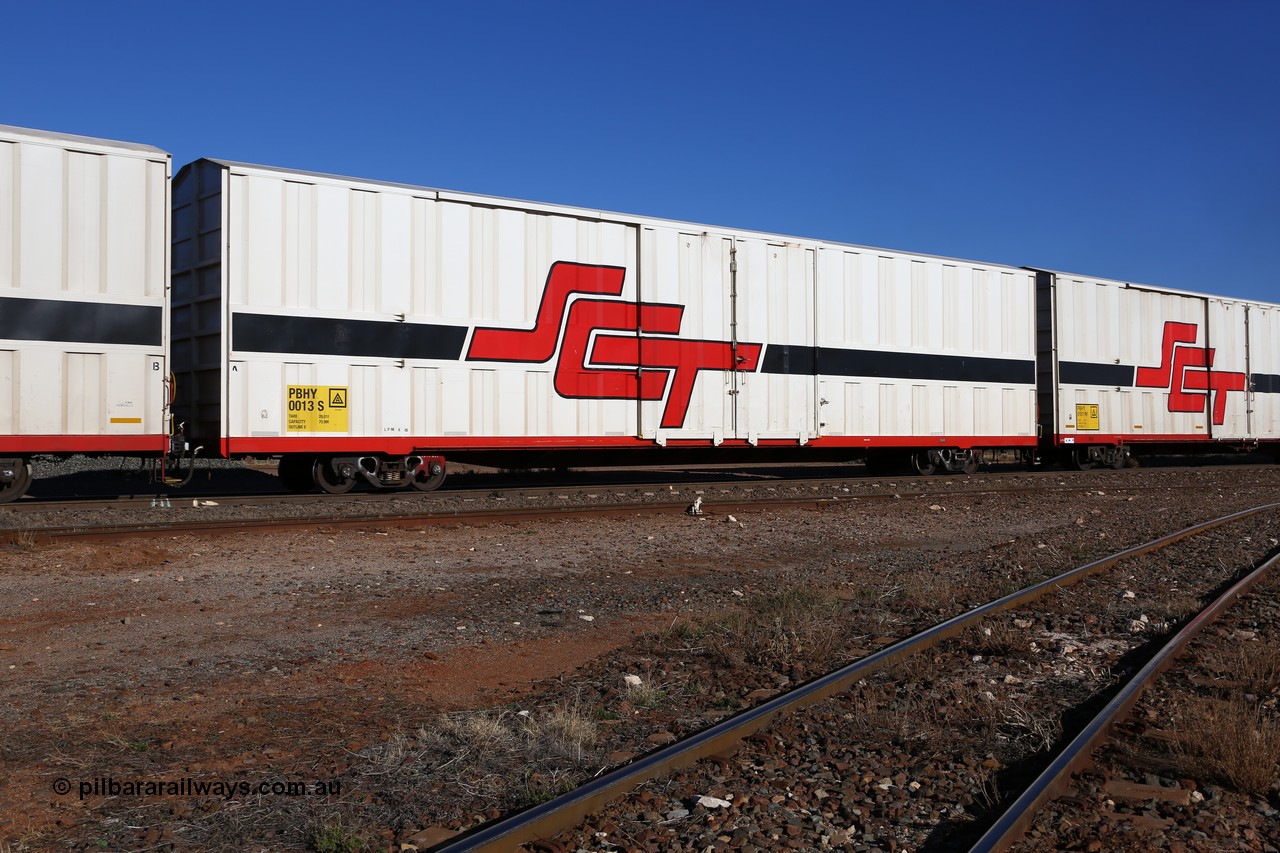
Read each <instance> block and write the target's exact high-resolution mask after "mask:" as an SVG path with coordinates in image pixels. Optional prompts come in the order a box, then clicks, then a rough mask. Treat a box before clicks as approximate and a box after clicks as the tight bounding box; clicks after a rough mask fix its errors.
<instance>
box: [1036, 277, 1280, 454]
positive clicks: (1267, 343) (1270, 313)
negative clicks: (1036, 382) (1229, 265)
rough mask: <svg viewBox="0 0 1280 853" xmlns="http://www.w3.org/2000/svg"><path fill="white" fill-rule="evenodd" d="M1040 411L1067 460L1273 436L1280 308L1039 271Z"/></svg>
mask: <svg viewBox="0 0 1280 853" xmlns="http://www.w3.org/2000/svg"><path fill="white" fill-rule="evenodd" d="M1036 276H1037V282H1038V292H1039V299H1040V303H1041V305H1042V310H1041V311H1040V314H1039V316H1040V318H1041V341H1042V344H1043V349H1042V352H1041V357H1040V365H1041V381H1042V385H1041V394H1040V411H1041V417H1042V418H1043V419H1044V421H1043V427H1044V431H1045V434H1046V435H1048V436H1051V437H1052V442H1053V444H1054V445H1056V446H1058V447H1059V448H1062V449H1063V450H1064V451H1065V455H1066V457H1067V460H1068V461H1069V462H1071V463H1073V464H1074V465H1076V466H1077V467H1089V466H1091V465H1095V464H1110V465H1114V466H1116V467H1119V466H1121V465H1123V464H1124V459H1125V456H1126V455H1127V453H1128V449H1129V448H1130V447H1136V446H1141V445H1153V444H1158V445H1161V446H1163V447H1167V448H1171V449H1195V448H1199V449H1204V448H1205V447H1208V446H1213V445H1227V446H1230V447H1244V448H1248V447H1252V446H1254V445H1256V444H1258V443H1261V442H1274V441H1277V440H1280V306H1277V305H1270V304H1266V303H1261V302H1245V301H1242V300H1238V299H1229V298H1226V297H1222V296H1209V295H1205V294H1199V293H1187V292H1183V291H1178V290H1169V289H1167V288H1157V287H1150V286H1147V285H1138V284H1131V283H1128V282H1121V281H1111V280H1107V279H1099V278H1092V277H1088V276H1079V275H1071V274H1067V273H1059V272H1050V271H1047V270H1041V271H1038V272H1037V273H1036Z"/></svg>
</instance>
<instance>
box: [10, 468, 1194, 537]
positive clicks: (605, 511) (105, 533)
mask: <svg viewBox="0 0 1280 853" xmlns="http://www.w3.org/2000/svg"><path fill="white" fill-rule="evenodd" d="M765 482H766V483H772V482H778V483H784V482H788V481H765ZM817 482H821V481H812V480H804V481H790V482H789V483H788V485H789V486H790V487H791V488H797V487H800V486H807V487H809V488H810V490H811V491H816V489H817V487H816V486H814V485H813V484H814V483H817ZM666 485H669V484H666V483H662V484H658V485H657V486H647V487H648V488H654V489H656V490H658V491H660V490H661V488H662V486H666ZM670 485H673V484H670ZM823 485H826V483H823ZM620 488H628V487H626V486H601V487H596V488H587V487H575V488H573V489H565V488H552V489H546V490H541V489H539V490H527V489H515V490H511V491H502V492H498V493H497V494H498V496H499V497H501V498H502V499H504V500H507V499H512V498H520V497H525V498H528V497H537V498H539V499H540V498H544V497H561V496H563V497H568V496H569V494H577V495H578V496H579V497H581V496H583V495H586V496H588V497H595V496H596V495H597V493H603V492H606V491H610V490H614V489H620ZM629 488H630V490H631V491H635V487H629ZM760 488H761V484H760V483H759V482H751V483H726V484H720V483H716V484H698V488H697V489H695V490H694V492H695V494H697V495H698V496H703V495H704V493H705V492H707V491H710V490H713V489H714V490H717V491H719V493H720V495H719V496H717V497H715V498H712V500H711V501H709V502H705V503H704V504H703V506H705V507H706V510H705V511H704V514H707V515H710V514H713V513H714V512H721V513H724V512H734V511H749V510H752V509H760V508H767V507H772V506H777V507H804V506H812V507H815V508H819V509H821V508H823V507H826V506H831V505H837V504H839V503H842V502H846V501H848V502H852V501H859V500H865V501H886V500H890V499H920V498H935V499H948V498H952V499H954V498H960V497H991V496H996V495H1009V494H1024V493H1033V494H1034V493H1042V492H1045V489H1043V488H1041V487H1038V486H1006V487H997V488H982V489H963V488H961V489H939V490H930V489H921V490H919V491H913V490H909V489H900V490H899V491H897V492H888V491H885V492H861V493H851V494H841V495H831V496H830V497H817V496H814V495H805V496H798V495H795V496H790V497H786V496H774V497H765V498H754V499H753V498H749V497H741V498H733V497H725V496H727V495H731V494H732V493H733V492H735V491H739V492H756V491H758V490H759V489H760ZM764 488H766V489H768V490H770V491H773V490H776V489H777V488H778V486H773V485H766V486H764ZM1095 488H1096V486H1093V485H1090V486H1063V487H1060V488H1055V489H1053V493H1054V494H1066V493H1073V492H1081V491H1083V492H1090V491H1093V490H1094V489H1095ZM1190 488H1199V486H1194V485H1191V486H1167V485H1160V486H1127V487H1124V488H1123V489H1121V490H1120V492H1124V493H1128V492H1143V491H1169V490H1170V489H1190ZM688 491H689V489H688V488H687V487H685V488H683V489H682V490H681V494H682V495H683V497H682V500H680V501H661V500H653V501H632V502H627V503H615V504H599V505H591V506H583V505H579V506H556V507H519V508H517V507H512V508H502V509H495V508H491V509H477V510H462V509H450V508H440V507H438V506H437V507H436V508H435V509H433V508H432V506H434V505H436V504H439V503H444V502H446V501H447V500H448V499H450V498H455V499H456V498H458V497H460V496H461V495H462V494H465V493H457V492H454V493H439V497H438V498H436V499H434V500H431V499H428V500H427V501H422V500H418V501H413V502H412V505H413V506H414V509H413V510H412V511H400V512H396V511H390V512H389V511H386V510H376V511H371V512H354V513H353V514H351V515H342V516H333V515H319V516H284V517H266V518H245V519H208V520H203V521H200V520H183V521H156V522H137V523H132V524H73V525H66V526H48V527H26V526H13V527H0V541H2V540H3V539H4V537H6V536H7V537H8V538H9V539H13V538H15V537H17V536H22V537H24V538H26V537H33V538H34V540H35V541H37V542H50V541H52V540H54V539H60V538H81V539H88V538H93V537H100V538H101V539H103V540H104V541H105V540H107V539H110V538H122V537H129V536H145V535H147V534H149V533H192V534H206V533H223V532H234V531H240V530H257V529H267V528H269V529H272V530H288V529H294V528H299V527H316V526H329V527H359V526H362V525H363V526H374V527H377V526H397V525H400V526H413V525H416V524H422V525H430V524H443V523H450V522H465V521H493V520H503V519H507V520H521V519H524V518H529V519H532V518H551V517H572V516H575V515H611V514H624V513H629V512H653V513H662V512H667V511H670V510H672V509H683V508H685V507H687V506H688V502H689V498H688V497H687V492H688ZM615 494H616V492H615ZM348 497H351V496H348ZM424 497H425V496H424ZM355 500H356V501H357V502H358V503H361V504H373V505H377V504H385V503H391V504H393V505H394V506H393V507H392V509H393V510H395V509H398V508H399V507H401V506H404V505H405V504H407V503H409V502H410V501H411V499H410V498H406V497H404V496H403V495H396V496H393V495H387V494H383V493H377V492H373V493H368V494H366V495H361V496H360V497H359V498H355ZM467 500H472V499H469V498H468V499H467ZM218 503H219V504H220V505H222V506H228V507H229V506H244V507H263V506H272V505H297V504H315V505H316V506H320V507H323V506H324V505H325V503H326V500H325V498H324V496H320V495H283V496H282V495H262V496H244V497H227V496H221V497H219V500H218ZM133 506H135V507H137V508H141V505H140V504H135V505H133ZM17 507H18V505H14V506H11V507H7V509H14V508H17ZM22 508H24V509H28V510H34V509H42V510H44V511H45V512H51V513H52V512H58V511H67V512H75V511H80V510H85V509H129V508H131V504H130V502H129V501H126V500H119V499H117V500H113V501H110V502H102V503H101V504H99V503H98V502H86V503H79V502H77V503H68V504H65V505H63V506H58V505H57V504H53V503H50V504H43V505H30V504H29V505H27V506H25V507H22ZM181 508H182V507H181V506H176V507H175V506H164V507H159V508H158V509H162V510H170V509H181Z"/></svg>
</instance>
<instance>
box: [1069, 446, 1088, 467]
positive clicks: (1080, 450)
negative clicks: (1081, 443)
mask: <svg viewBox="0 0 1280 853" xmlns="http://www.w3.org/2000/svg"><path fill="white" fill-rule="evenodd" d="M1068 462H1069V463H1070V465H1071V467H1072V468H1074V469H1075V470H1077V471H1088V470H1089V469H1090V468H1092V467H1093V465H1094V460H1093V457H1092V456H1090V455H1089V448H1087V447H1076V448H1073V449H1072V450H1071V451H1070V453H1069V458H1068Z"/></svg>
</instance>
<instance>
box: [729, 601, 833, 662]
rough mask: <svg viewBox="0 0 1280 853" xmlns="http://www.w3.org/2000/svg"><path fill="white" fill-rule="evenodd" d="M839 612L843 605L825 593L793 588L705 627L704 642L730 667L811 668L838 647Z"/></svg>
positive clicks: (753, 603)
mask: <svg viewBox="0 0 1280 853" xmlns="http://www.w3.org/2000/svg"><path fill="white" fill-rule="evenodd" d="M842 611H843V605H842V603H841V601H840V600H839V599H838V598H836V597H835V596H833V595H831V594H829V593H827V592H823V591H821V590H815V589H810V588H805V587H793V588H791V589H785V590H783V591H781V592H778V593H774V594H772V595H762V596H754V597H752V598H750V599H748V600H747V601H746V602H745V603H744V606H743V608H742V610H740V611H738V612H737V613H734V614H732V615H730V616H729V617H727V618H725V619H722V620H720V621H718V622H717V623H715V624H714V625H711V626H708V632H707V636H706V637H705V638H704V641H705V642H706V645H707V649H708V651H709V652H711V653H712V654H713V655H714V656H715V657H717V658H719V659H720V660H721V661H722V662H724V663H726V664H728V665H734V664H736V663H737V662H738V661H739V660H745V661H747V662H750V663H753V664H761V665H765V666H769V667H772V668H774V669H779V670H780V669H785V668H787V667H789V666H791V665H793V664H796V663H804V664H806V665H814V664H818V663H820V662H823V661H825V660H826V659H828V658H829V657H830V656H831V655H833V654H834V653H835V652H836V650H837V649H839V648H840V646H841V645H842V643H843V639H844V632H843V625H842V621H841V618H840V617H841V612H842Z"/></svg>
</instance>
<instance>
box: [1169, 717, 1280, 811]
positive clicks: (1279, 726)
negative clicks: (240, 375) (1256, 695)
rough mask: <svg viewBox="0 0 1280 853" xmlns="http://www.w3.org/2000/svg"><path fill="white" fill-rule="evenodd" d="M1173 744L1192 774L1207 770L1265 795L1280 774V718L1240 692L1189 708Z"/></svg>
mask: <svg viewBox="0 0 1280 853" xmlns="http://www.w3.org/2000/svg"><path fill="white" fill-rule="evenodd" d="M1182 718H1183V723H1182V726H1181V727H1180V731H1179V732H1178V737H1177V740H1176V741H1175V742H1174V745H1173V753H1174V758H1175V760H1176V761H1177V763H1178V765H1179V766H1180V768H1181V769H1182V771H1183V772H1185V773H1187V774H1188V775H1193V776H1194V775H1197V774H1199V773H1207V774H1208V775H1209V776H1211V777H1212V778H1214V779H1216V780H1217V781H1218V782H1220V783H1222V784H1224V785H1227V786H1229V787H1231V788H1234V789H1235V790H1237V791H1241V792H1243V793H1246V794H1257V795H1264V794H1266V792H1267V791H1268V789H1270V787H1271V785H1272V783H1274V782H1275V781H1276V780H1277V778H1280V720H1277V719H1276V718H1275V716H1274V715H1273V714H1269V713H1267V711H1266V710H1264V709H1263V708H1261V707H1260V706H1259V705H1258V703H1257V702H1255V701H1252V700H1250V699H1247V698H1246V697H1245V696H1244V695H1243V694H1240V693H1237V694H1235V695H1234V696H1232V697H1231V698H1229V699H1225V700H1224V699H1212V698H1202V699H1197V700H1196V701H1195V702H1193V703H1192V704H1191V705H1189V706H1188V707H1187V709H1186V710H1185V711H1184V713H1183V715H1182Z"/></svg>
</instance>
